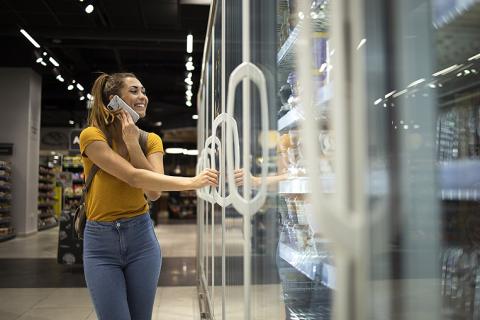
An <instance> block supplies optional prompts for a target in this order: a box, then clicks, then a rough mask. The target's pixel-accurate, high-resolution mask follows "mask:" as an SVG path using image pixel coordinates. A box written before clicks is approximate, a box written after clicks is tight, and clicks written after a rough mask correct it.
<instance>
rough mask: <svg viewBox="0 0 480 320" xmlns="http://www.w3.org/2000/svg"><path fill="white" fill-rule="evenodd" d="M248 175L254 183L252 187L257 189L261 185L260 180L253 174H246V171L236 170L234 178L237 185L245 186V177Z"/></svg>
mask: <svg viewBox="0 0 480 320" xmlns="http://www.w3.org/2000/svg"><path fill="white" fill-rule="evenodd" d="M246 175H248V176H249V177H250V179H251V181H252V187H253V188H256V187H257V186H258V184H259V181H260V179H259V178H257V177H255V176H252V174H251V173H249V172H248V173H245V169H243V168H242V169H235V170H234V177H235V184H236V186H237V187H239V186H242V185H243V179H244V178H245V176H246Z"/></svg>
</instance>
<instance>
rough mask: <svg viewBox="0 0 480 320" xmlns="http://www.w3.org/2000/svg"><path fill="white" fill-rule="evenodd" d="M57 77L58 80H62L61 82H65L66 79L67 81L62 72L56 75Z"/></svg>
mask: <svg viewBox="0 0 480 320" xmlns="http://www.w3.org/2000/svg"><path fill="white" fill-rule="evenodd" d="M56 79H57V80H58V81H60V82H64V81H65V79H63V77H62V75H61V74H59V75H58V76H57V77H56Z"/></svg>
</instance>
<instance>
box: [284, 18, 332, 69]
mask: <svg viewBox="0 0 480 320" xmlns="http://www.w3.org/2000/svg"><path fill="white" fill-rule="evenodd" d="M302 22H303V21H300V22H299V23H298V24H297V26H296V27H295V28H294V29H293V30H292V32H291V33H290V35H289V36H288V38H287V40H285V42H284V43H283V45H282V47H281V48H280V50H279V51H278V53H277V65H278V67H279V69H280V71H290V70H293V69H294V68H295V43H296V42H297V39H298V36H299V33H300V31H301V29H302ZM327 30H328V21H327V19H326V18H318V19H314V20H312V31H313V32H325V31H327Z"/></svg>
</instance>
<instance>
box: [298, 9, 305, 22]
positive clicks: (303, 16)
mask: <svg viewBox="0 0 480 320" xmlns="http://www.w3.org/2000/svg"><path fill="white" fill-rule="evenodd" d="M298 17H299V18H300V20H303V18H305V15H304V14H303V12H302V11H300V12H299V13H298Z"/></svg>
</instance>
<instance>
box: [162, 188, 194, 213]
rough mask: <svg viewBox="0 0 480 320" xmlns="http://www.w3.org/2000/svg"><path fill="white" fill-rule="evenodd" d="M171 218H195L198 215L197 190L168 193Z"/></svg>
mask: <svg viewBox="0 0 480 320" xmlns="http://www.w3.org/2000/svg"><path fill="white" fill-rule="evenodd" d="M168 216H169V218H177V219H178V218H180V219H193V218H195V217H196V216H197V194H196V193H195V191H180V192H169V193H168Z"/></svg>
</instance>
